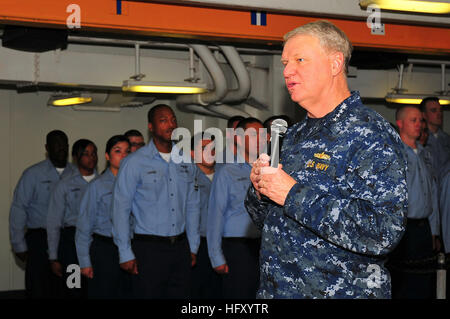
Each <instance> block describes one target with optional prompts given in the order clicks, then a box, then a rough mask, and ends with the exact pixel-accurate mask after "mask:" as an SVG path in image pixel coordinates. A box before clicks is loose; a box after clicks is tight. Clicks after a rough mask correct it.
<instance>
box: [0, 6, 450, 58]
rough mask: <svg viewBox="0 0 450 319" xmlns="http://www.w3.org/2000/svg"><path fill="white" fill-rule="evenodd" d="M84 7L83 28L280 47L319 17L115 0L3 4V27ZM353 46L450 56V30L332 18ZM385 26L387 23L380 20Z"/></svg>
mask: <svg viewBox="0 0 450 319" xmlns="http://www.w3.org/2000/svg"><path fill="white" fill-rule="evenodd" d="M73 3H75V4H77V5H79V6H80V9H81V16H80V17H81V21H80V22H81V29H80V30H79V31H80V32H82V31H83V30H86V31H103V32H104V31H107V32H112V33H128V34H141V35H149V36H168V37H190V38H199V39H215V40H224V39H225V40H227V41H232V40H239V41H241V42H242V41H248V42H259V43H265V44H280V43H281V42H282V37H283V35H284V34H285V33H286V32H288V31H290V30H292V29H293V28H295V27H297V26H299V25H302V24H305V23H308V22H311V21H314V20H316V19H317V18H313V17H305V16H298V15H289V14H282V13H271V12H268V13H267V25H266V26H256V25H252V24H251V17H250V11H246V10H237V9H220V8H211V7H198V6H187V5H176V4H161V3H148V2H133V1H120V3H121V14H118V12H117V0H95V1H92V0H53V1H52V0H35V1H32V0H25V1H17V0H0V23H1V24H19V25H32V26H47V27H59V28H60V27H66V20H67V18H68V17H69V15H70V14H71V12H67V7H68V6H69V5H70V4H73ZM328 20H329V21H331V22H333V23H335V24H336V25H337V26H338V27H340V28H341V29H342V30H344V32H345V33H346V34H347V35H348V37H349V38H350V40H351V41H352V43H353V45H354V46H355V47H365V48H385V49H390V50H401V51H409V52H422V53H441V54H448V53H450V41H449V40H448V39H450V29H448V28H437V27H430V26H413V25H401V24H389V23H385V35H384V36H380V35H371V33H370V29H369V28H368V27H367V25H366V21H354V20H343V19H328ZM382 22H383V21H382Z"/></svg>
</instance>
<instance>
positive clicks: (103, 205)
mask: <svg viewBox="0 0 450 319" xmlns="http://www.w3.org/2000/svg"><path fill="white" fill-rule="evenodd" d="M111 201H112V192H108V193H106V194H103V195H102V196H101V197H100V203H99V205H100V209H99V210H97V211H98V212H108V211H109V210H110V207H111Z"/></svg>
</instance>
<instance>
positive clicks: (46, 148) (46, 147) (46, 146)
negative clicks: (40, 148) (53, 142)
mask: <svg viewBox="0 0 450 319" xmlns="http://www.w3.org/2000/svg"><path fill="white" fill-rule="evenodd" d="M45 150H46V151H47V153H48V145H47V144H45Z"/></svg>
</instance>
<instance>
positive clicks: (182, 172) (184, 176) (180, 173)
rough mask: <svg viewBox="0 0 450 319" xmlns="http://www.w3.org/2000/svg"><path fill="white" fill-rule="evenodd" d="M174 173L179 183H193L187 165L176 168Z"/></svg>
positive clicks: (192, 176) (191, 173)
mask: <svg viewBox="0 0 450 319" xmlns="http://www.w3.org/2000/svg"><path fill="white" fill-rule="evenodd" d="M176 171H177V177H179V179H180V181H182V182H186V183H190V182H193V181H194V174H193V172H192V170H190V169H189V167H188V166H187V165H179V166H177V168H176Z"/></svg>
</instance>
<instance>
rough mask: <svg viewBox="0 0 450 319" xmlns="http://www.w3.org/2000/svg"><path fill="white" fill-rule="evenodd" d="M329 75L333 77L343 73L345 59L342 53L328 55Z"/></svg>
mask: <svg viewBox="0 0 450 319" xmlns="http://www.w3.org/2000/svg"><path fill="white" fill-rule="evenodd" d="M330 61H331V73H332V74H333V76H336V75H338V74H339V73H341V72H342V73H345V58H344V54H343V53H342V52H333V53H331V54H330Z"/></svg>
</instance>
